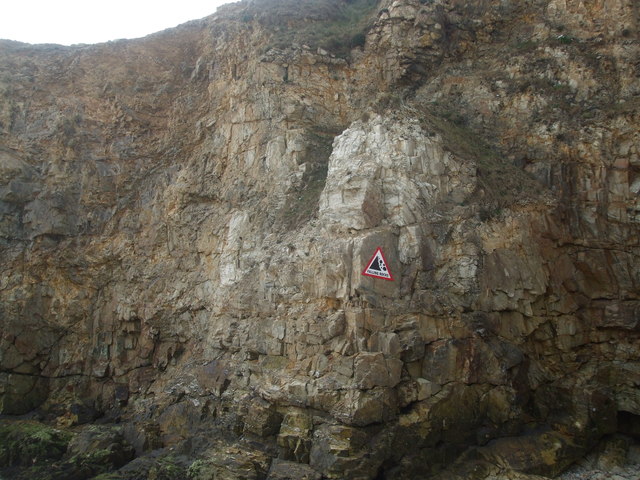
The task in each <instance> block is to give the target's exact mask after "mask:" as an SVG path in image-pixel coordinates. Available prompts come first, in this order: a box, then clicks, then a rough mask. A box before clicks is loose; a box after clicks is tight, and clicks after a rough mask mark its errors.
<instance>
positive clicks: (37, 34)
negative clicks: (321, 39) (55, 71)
mask: <svg viewBox="0 0 640 480" xmlns="http://www.w3.org/2000/svg"><path fill="white" fill-rule="evenodd" d="M232 1H234V0H170V1H169V0H109V1H98V0H2V7H1V8H0V38H4V39H9V40H18V41H20V42H26V43H59V44H62V45H72V44H74V43H99V42H106V41H109V40H116V39H119V38H138V37H143V36H145V35H148V34H150V33H154V32H158V31H160V30H164V29H165V28H169V27H175V26H176V25H179V24H181V23H184V22H186V21H189V20H195V19H198V18H203V17H206V16H207V15H211V14H212V13H214V12H215V10H216V8H217V7H218V6H219V5H222V4H225V3H231V2H232Z"/></svg>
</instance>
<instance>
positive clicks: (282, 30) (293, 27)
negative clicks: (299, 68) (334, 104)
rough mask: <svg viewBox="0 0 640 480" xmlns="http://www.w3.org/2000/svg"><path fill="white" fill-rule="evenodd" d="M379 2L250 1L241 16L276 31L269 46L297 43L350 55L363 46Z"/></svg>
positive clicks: (346, 0)
mask: <svg viewBox="0 0 640 480" xmlns="http://www.w3.org/2000/svg"><path fill="white" fill-rule="evenodd" d="M377 4H378V0H263V1H260V2H255V1H254V2H249V3H248V5H247V7H246V8H245V9H244V11H243V12H242V13H241V19H242V21H244V22H250V21H253V20H255V21H257V22H258V23H260V24H262V25H263V26H265V27H266V28H267V29H269V30H271V31H272V32H273V41H272V43H271V45H269V48H280V49H284V48H287V47H289V46H291V45H292V44H293V43H298V44H300V45H307V46H309V47H311V48H318V47H319V48H322V49H324V50H326V51H328V52H330V53H333V54H334V55H336V56H339V57H347V56H348V55H349V52H350V51H351V50H352V49H353V48H355V47H358V46H363V45H364V42H365V35H366V31H367V29H368V28H369V26H370V19H371V15H372V14H373V12H374V11H375V10H376V6H377Z"/></svg>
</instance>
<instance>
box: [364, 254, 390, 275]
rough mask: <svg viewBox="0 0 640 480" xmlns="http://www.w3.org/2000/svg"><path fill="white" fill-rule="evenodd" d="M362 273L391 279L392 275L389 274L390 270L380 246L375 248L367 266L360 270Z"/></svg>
mask: <svg viewBox="0 0 640 480" xmlns="http://www.w3.org/2000/svg"><path fill="white" fill-rule="evenodd" d="M362 275H366V276H367V277H373V278H382V279H383V280H391V281H393V275H391V272H390V271H389V267H388V266H387V261H386V260H385V259H384V255H383V254H382V249H381V248H380V247H378V248H377V249H376V253H374V254H373V257H371V260H369V263H367V267H366V268H365V269H364V270H363V271H362Z"/></svg>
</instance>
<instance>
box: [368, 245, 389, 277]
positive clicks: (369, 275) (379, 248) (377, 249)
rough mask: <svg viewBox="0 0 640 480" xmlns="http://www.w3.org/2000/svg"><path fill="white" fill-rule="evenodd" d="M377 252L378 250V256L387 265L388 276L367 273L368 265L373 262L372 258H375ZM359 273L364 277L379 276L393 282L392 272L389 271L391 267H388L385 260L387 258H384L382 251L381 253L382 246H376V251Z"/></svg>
mask: <svg viewBox="0 0 640 480" xmlns="http://www.w3.org/2000/svg"><path fill="white" fill-rule="evenodd" d="M378 252H380V256H381V257H382V260H383V261H384V264H385V265H386V266H387V272H389V278H387V277H381V276H379V275H373V274H371V273H367V270H369V267H370V266H371V264H372V263H373V259H374V258H376V255H378ZM361 275H364V276H366V277H372V278H380V279H382V280H388V281H390V282H393V274H392V273H391V269H390V268H389V262H387V259H386V258H384V253H382V248H381V247H378V248H376V251H375V252H374V253H373V255H372V256H371V258H370V259H369V261H368V262H367V266H366V267H364V270H363V271H362V273H361Z"/></svg>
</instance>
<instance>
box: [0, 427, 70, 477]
mask: <svg viewBox="0 0 640 480" xmlns="http://www.w3.org/2000/svg"><path fill="white" fill-rule="evenodd" d="M72 437H73V434H71V433H69V432H65V431H62V430H58V429H56V428H53V427H49V426H47V425H43V424H41V423H37V422H28V421H24V422H4V421H3V422H1V423H0V467H11V466H30V465H33V464H36V463H42V462H46V461H53V460H59V459H61V458H62V456H63V455H64V454H65V452H66V451H67V446H68V445H69V442H70V441H71V439H72Z"/></svg>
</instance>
